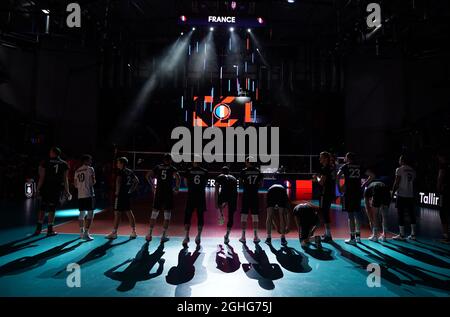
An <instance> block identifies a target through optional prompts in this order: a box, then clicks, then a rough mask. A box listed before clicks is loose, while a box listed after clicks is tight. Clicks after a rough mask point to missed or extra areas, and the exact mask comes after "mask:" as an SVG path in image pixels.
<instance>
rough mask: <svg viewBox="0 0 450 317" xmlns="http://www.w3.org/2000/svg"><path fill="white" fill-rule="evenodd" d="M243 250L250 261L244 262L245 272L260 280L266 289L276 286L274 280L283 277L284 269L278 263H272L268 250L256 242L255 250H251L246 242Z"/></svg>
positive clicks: (260, 283)
mask: <svg viewBox="0 0 450 317" xmlns="http://www.w3.org/2000/svg"><path fill="white" fill-rule="evenodd" d="M242 252H243V253H244V256H245V258H246V259H247V261H248V262H249V263H243V264H242V269H243V270H244V272H245V274H246V275H247V276H248V277H249V278H250V279H254V280H258V284H259V286H261V287H262V288H263V289H266V290H273V289H274V288H275V284H274V283H273V281H274V280H278V279H280V278H282V277H283V271H282V270H281V268H280V266H279V265H278V264H276V263H270V261H269V258H268V257H267V254H266V252H265V251H264V250H263V249H262V248H261V246H260V245H259V244H255V251H254V252H253V251H251V250H250V249H249V248H248V246H247V245H246V244H244V245H243V247H242Z"/></svg>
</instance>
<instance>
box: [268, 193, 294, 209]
mask: <svg viewBox="0 0 450 317" xmlns="http://www.w3.org/2000/svg"><path fill="white" fill-rule="evenodd" d="M275 207H278V208H289V201H288V198H287V197H286V195H276V194H271V193H270V192H269V193H268V194H267V208H275Z"/></svg>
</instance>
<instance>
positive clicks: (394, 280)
mask: <svg viewBox="0 0 450 317" xmlns="http://www.w3.org/2000/svg"><path fill="white" fill-rule="evenodd" d="M330 244H331V245H332V246H333V247H334V248H335V249H336V250H337V251H338V252H339V253H340V255H341V256H342V257H344V258H345V259H347V260H349V261H350V262H353V263H354V264H356V267H357V268H359V269H361V271H363V272H364V274H367V267H368V265H369V264H371V263H372V262H370V261H368V260H366V259H364V258H362V257H359V256H357V255H356V254H353V253H352V252H350V251H347V250H345V249H344V248H342V247H341V246H340V245H339V244H338V243H336V241H332V242H330ZM379 265H380V269H381V277H382V279H384V280H386V281H388V282H389V283H390V284H387V285H386V287H387V288H388V289H389V290H391V291H393V292H395V293H396V294H398V295H405V293H406V292H405V291H404V290H402V289H401V288H400V286H401V285H402V284H405V282H404V281H402V280H401V279H400V278H399V277H398V276H397V275H395V274H394V273H392V272H390V271H389V270H388V267H387V266H386V265H384V264H379ZM406 284H410V285H412V283H407V282H406Z"/></svg>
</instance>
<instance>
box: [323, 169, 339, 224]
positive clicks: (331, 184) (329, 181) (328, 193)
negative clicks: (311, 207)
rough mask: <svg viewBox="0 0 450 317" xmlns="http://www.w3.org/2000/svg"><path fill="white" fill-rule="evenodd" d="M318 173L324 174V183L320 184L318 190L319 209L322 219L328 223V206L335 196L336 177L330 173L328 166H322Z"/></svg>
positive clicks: (329, 206)
mask: <svg viewBox="0 0 450 317" xmlns="http://www.w3.org/2000/svg"><path fill="white" fill-rule="evenodd" d="M320 175H321V176H322V177H323V176H325V183H324V184H323V185H322V188H321V192H320V210H321V213H322V217H323V221H324V222H325V223H330V208H331V203H332V202H333V201H334V200H335V198H336V193H335V188H336V187H335V186H336V181H335V180H336V178H335V177H333V175H332V169H331V167H330V166H323V167H322V169H321V171H320Z"/></svg>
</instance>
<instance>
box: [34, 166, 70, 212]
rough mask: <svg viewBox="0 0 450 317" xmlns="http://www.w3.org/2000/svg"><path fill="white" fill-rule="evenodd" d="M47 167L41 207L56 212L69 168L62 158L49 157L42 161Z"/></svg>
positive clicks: (41, 191)
mask: <svg viewBox="0 0 450 317" xmlns="http://www.w3.org/2000/svg"><path fill="white" fill-rule="evenodd" d="M41 166H42V168H44V169H45V177H44V183H43V184H42V188H41V189H40V193H41V197H42V202H41V209H42V210H44V211H48V212H54V211H55V210H56V208H57V207H58V206H59V204H60V199H61V194H62V191H63V189H64V181H65V179H64V174H65V172H66V171H67V170H68V169H69V166H68V164H67V163H66V162H65V161H63V160H62V159H60V158H53V159H47V160H45V161H44V162H43V163H42V165H41Z"/></svg>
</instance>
